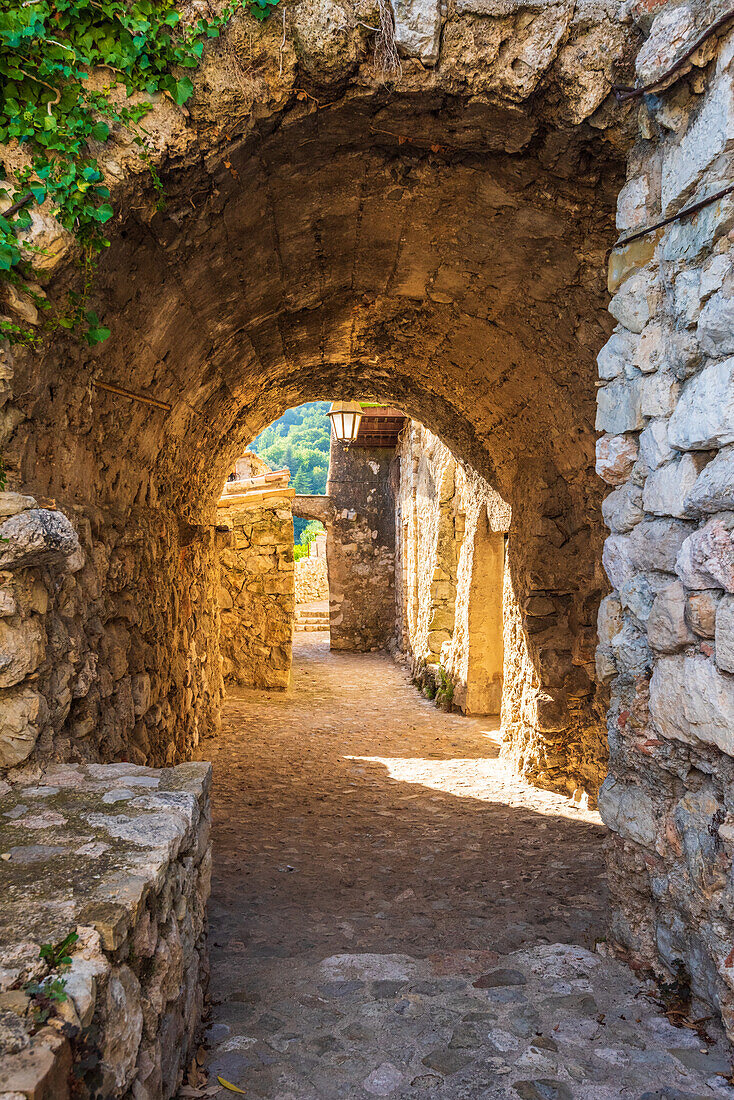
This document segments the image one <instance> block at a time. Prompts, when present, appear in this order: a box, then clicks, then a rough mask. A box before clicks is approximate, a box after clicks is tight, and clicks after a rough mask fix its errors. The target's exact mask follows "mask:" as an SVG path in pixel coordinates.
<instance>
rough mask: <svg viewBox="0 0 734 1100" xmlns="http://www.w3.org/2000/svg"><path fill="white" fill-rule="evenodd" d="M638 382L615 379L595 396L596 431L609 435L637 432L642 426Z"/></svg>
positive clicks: (636, 380) (634, 379)
mask: <svg viewBox="0 0 734 1100" xmlns="http://www.w3.org/2000/svg"><path fill="white" fill-rule="evenodd" d="M640 385H641V383H640V380H639V379H637V378H633V379H616V380H615V381H613V382H610V383H609V385H607V386H603V387H602V388H601V389H600V390H599V393H598V394H597V409H596V429H597V431H599V432H608V433H609V435H621V434H622V433H623V432H634V431H639V430H640V428H641V427H642V425H643V420H642V412H641V408H640V402H641V392H640Z"/></svg>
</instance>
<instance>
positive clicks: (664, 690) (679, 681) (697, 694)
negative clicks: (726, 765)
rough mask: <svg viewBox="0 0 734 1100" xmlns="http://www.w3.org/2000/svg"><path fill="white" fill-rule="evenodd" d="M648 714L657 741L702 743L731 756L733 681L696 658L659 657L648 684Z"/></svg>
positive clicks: (733, 745) (733, 750)
mask: <svg viewBox="0 0 734 1100" xmlns="http://www.w3.org/2000/svg"><path fill="white" fill-rule="evenodd" d="M650 714H651V715H652V720H653V725H654V726H655V729H656V730H657V732H658V734H659V735H660V736H661V737H670V738H674V739H676V740H678V741H683V742H685V743H686V744H688V745H695V744H696V743H697V742H699V741H702V742H704V743H705V744H708V745H716V747H717V748H719V749H721V751H722V752H725V753H727V754H728V755H729V756H734V677H732V676H730V675H728V674H727V673H724V672H720V671H719V670H718V668H717V667H716V665H715V664H714V662H713V661H712V660H709V659H708V658H706V657H704V656H702V655H700V654H691V655H684V654H675V655H673V656H670V657H667V656H666V657H660V658H659V659H658V660H657V662H656V664H655V669H654V671H653V674H652V680H651V681H650Z"/></svg>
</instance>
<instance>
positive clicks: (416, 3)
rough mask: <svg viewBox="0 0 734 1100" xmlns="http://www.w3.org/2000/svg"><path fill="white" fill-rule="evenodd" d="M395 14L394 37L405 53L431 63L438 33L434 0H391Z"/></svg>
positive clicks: (438, 16)
mask: <svg viewBox="0 0 734 1100" xmlns="http://www.w3.org/2000/svg"><path fill="white" fill-rule="evenodd" d="M391 2H392V8H393V12H394V14H395V41H396V43H397V45H398V48H399V49H400V50H401V52H403V53H404V54H405V55H406V56H408V57H419V58H420V59H421V61H422V62H423V63H424V64H425V65H435V63H436V61H437V60H438V46H439V41H440V35H441V7H440V4H439V2H438V0H391Z"/></svg>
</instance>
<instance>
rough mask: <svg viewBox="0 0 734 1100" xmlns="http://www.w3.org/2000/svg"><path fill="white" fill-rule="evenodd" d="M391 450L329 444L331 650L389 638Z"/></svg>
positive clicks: (378, 645)
mask: <svg viewBox="0 0 734 1100" xmlns="http://www.w3.org/2000/svg"><path fill="white" fill-rule="evenodd" d="M393 457H394V451H393V449H392V448H384V447H383V448H375V447H369V448H368V447H358V446H352V447H349V448H347V447H345V446H344V445H343V444H342V443H340V442H339V441H338V440H336V439H334V436H333V435H332V438H331V452H330V458H329V480H328V483H327V487H326V491H327V494H328V497H329V502H330V509H331V511H330V516H329V518H328V519H327V521H326V530H327V539H326V560H327V564H328V571H329V622H330V627H329V629H330V631H331V648H332V649H344V650H357V651H360V652H364V651H368V650H372V649H385V648H386V647H387V645H388V643H389V641H390V639H391V638H392V636H393V634H394V632H395V524H394V520H393V513H394V507H395V504H394V497H393V492H392V488H391V482H390V464H391V462H392V460H393Z"/></svg>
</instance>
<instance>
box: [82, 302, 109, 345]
mask: <svg viewBox="0 0 734 1100" xmlns="http://www.w3.org/2000/svg"><path fill="white" fill-rule="evenodd" d="M84 317H85V319H86V321H87V324H88V325H89V328H88V329H87V331H86V332H85V333H84V339H85V340H86V341H87V343H88V344H89V346H90V348H93V347H94V346H95V344H102V343H104V341H105V340H106V339H107V338H108V337H109V335H110V330H109V329H108V328H105V326H104V325H102V324H100V321H99V317H98V316H97V314H96V313H95V312H94V310H93V309H90V310H88V311H87V313H85V314H84Z"/></svg>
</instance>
